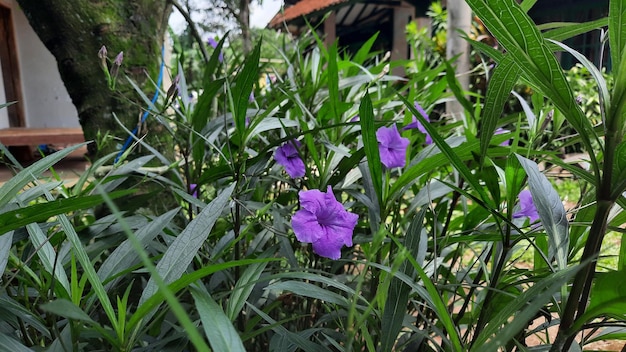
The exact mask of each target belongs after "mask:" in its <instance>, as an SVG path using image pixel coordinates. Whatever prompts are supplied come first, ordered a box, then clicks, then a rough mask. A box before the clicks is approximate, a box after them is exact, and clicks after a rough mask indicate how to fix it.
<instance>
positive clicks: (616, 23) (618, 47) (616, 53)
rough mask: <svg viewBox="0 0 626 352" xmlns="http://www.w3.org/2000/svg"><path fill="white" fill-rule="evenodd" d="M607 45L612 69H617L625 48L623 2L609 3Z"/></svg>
mask: <svg viewBox="0 0 626 352" xmlns="http://www.w3.org/2000/svg"><path fill="white" fill-rule="evenodd" d="M609 45H610V46H611V50H610V52H611V61H612V62H613V69H617V68H618V67H619V62H620V61H621V60H620V59H621V58H622V54H623V51H624V46H626V3H624V1H623V0H610V1H609Z"/></svg>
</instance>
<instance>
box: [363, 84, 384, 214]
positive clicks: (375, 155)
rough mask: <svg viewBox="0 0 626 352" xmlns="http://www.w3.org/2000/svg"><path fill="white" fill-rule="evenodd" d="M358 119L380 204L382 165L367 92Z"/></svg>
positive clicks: (372, 110) (371, 107)
mask: <svg viewBox="0 0 626 352" xmlns="http://www.w3.org/2000/svg"><path fill="white" fill-rule="evenodd" d="M359 120H360V122H361V135H362V136H363V149H365V156H366V159H367V166H368V168H369V171H370V174H371V176H372V184H373V186H374V191H375V192H376V197H377V198H378V204H380V205H382V204H383V203H382V195H383V167H382V163H381V161H380V154H379V151H378V140H377V139H376V127H375V126H374V107H373V106H372V100H371V98H370V96H369V94H368V93H367V92H366V93H365V96H364V97H363V100H362V101H361V105H360V106H359Z"/></svg>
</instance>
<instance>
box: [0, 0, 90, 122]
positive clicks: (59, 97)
mask: <svg viewBox="0 0 626 352" xmlns="http://www.w3.org/2000/svg"><path fill="white" fill-rule="evenodd" d="M0 3H3V4H6V5H8V6H10V7H11V12H12V15H13V26H14V28H15V34H16V38H15V40H16V42H17V51H18V52H17V55H18V60H19V66H20V76H21V82H22V97H23V99H24V114H25V115H26V116H25V118H26V126H27V127H80V124H79V122H78V113H77V112H76V108H75V107H74V105H73V104H72V100H71V99H70V97H69V94H68V93H67V89H65V85H63V81H62V80H61V76H60V74H59V71H58V68H57V64H56V60H55V58H54V56H52V54H51V53H50V52H49V51H48V49H46V47H45V46H44V45H43V43H42V42H41V40H39V38H38V37H37V35H36V34H35V32H34V31H33V29H32V28H31V27H30V24H29V23H28V20H27V19H26V17H25V16H24V14H23V13H22V11H21V9H20V8H19V6H18V5H17V4H16V3H15V1H14V0H0ZM94 64H97V53H94Z"/></svg>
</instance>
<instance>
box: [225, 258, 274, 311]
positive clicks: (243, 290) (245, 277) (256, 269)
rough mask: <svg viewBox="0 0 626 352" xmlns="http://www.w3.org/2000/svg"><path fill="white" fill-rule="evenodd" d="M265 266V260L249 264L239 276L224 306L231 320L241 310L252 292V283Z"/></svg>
mask: <svg viewBox="0 0 626 352" xmlns="http://www.w3.org/2000/svg"><path fill="white" fill-rule="evenodd" d="M266 266H267V262H262V263H255V264H251V265H249V266H248V267H247V268H246V270H245V271H244V272H243V274H242V275H241V277H240V278H239V281H237V283H236V284H235V287H234V288H233V290H232V294H231V295H230V299H229V300H228V305H227V306H226V313H227V316H228V317H229V318H230V320H231V321H234V320H235V318H237V315H238V314H239V312H241V309H243V306H244V305H245V304H246V301H247V300H248V297H250V294H251V293H252V289H253V288H254V283H255V282H256V281H257V280H258V279H259V277H260V276H261V274H263V270H265V267H266Z"/></svg>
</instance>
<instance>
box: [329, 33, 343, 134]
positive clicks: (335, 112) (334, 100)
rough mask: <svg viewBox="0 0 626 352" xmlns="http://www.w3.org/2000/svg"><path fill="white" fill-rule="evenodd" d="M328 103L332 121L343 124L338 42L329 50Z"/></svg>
mask: <svg viewBox="0 0 626 352" xmlns="http://www.w3.org/2000/svg"><path fill="white" fill-rule="evenodd" d="M326 73H327V75H328V76H327V77H328V82H327V83H328V103H329V104H330V111H331V114H332V120H333V121H335V123H338V122H341V116H340V113H339V107H338V104H340V103H341V101H340V100H339V69H338V68H337V41H335V42H334V43H333V45H331V47H330V48H328V66H327V71H326Z"/></svg>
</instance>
